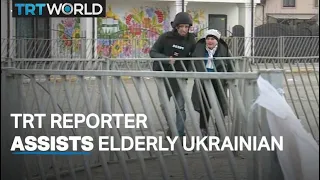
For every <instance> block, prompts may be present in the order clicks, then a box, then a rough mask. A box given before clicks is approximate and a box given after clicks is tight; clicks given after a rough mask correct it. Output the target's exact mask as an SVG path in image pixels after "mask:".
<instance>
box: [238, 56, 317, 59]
mask: <svg viewBox="0 0 320 180" xmlns="http://www.w3.org/2000/svg"><path fill="white" fill-rule="evenodd" d="M243 58H255V59H319V56H302V57H277V56H274V57H270V56H244V57H243Z"/></svg>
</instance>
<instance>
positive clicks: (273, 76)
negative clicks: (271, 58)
mask: <svg viewBox="0 0 320 180" xmlns="http://www.w3.org/2000/svg"><path fill="white" fill-rule="evenodd" d="M282 71H283V70H278V71H277V70H263V71H260V73H261V74H260V75H261V77H263V78H264V79H266V80H267V81H269V83H270V84H271V85H272V86H273V87H274V88H276V89H278V90H282V89H283V81H284V79H283V72H282ZM279 93H280V92H279ZM260 118H261V136H265V137H266V138H267V140H268V142H269V143H270V141H271V140H270V138H271V132H270V129H269V124H268V120H267V117H266V110H265V109H264V108H261V116H260ZM260 155H261V161H262V162H261V165H262V166H263V168H262V174H261V177H262V179H265V180H269V179H275V180H283V179H284V177H283V173H282V171H281V166H280V163H279V160H278V157H277V152H275V151H265V150H263V151H261V154H260Z"/></svg>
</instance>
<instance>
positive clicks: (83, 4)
mask: <svg viewBox="0 0 320 180" xmlns="http://www.w3.org/2000/svg"><path fill="white" fill-rule="evenodd" d="M105 7H106V0H94V1H86V0H69V1H65V0H13V1H12V16H13V17H104V16H105V14H106V10H105Z"/></svg>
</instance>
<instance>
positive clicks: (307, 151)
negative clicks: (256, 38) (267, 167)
mask: <svg viewBox="0 0 320 180" xmlns="http://www.w3.org/2000/svg"><path fill="white" fill-rule="evenodd" d="M258 88H259V91H260V94H259V97H258V99H257V100H256V102H255V103H256V104H258V105H260V106H262V107H264V108H266V109H267V120H268V124H269V128H270V132H271V135H272V136H275V137H276V138H278V137H279V136H283V151H277V156H278V159H279V163H280V166H281V169H282V172H283V175H284V178H285V180H316V179H319V146H318V144H317V142H316V141H315V140H314V139H313V137H312V136H311V134H310V133H308V132H307V131H306V130H305V129H304V127H303V126H302V124H301V122H300V120H299V119H298V118H297V117H296V116H295V114H294V113H293V111H292V109H291V107H290V106H289V105H288V103H287V102H286V101H285V98H283V97H282V96H281V95H280V94H279V93H278V91H277V90H276V89H275V88H274V87H273V86H272V85H271V84H270V83H269V82H268V81H266V80H264V79H263V78H262V77H259V78H258Z"/></svg>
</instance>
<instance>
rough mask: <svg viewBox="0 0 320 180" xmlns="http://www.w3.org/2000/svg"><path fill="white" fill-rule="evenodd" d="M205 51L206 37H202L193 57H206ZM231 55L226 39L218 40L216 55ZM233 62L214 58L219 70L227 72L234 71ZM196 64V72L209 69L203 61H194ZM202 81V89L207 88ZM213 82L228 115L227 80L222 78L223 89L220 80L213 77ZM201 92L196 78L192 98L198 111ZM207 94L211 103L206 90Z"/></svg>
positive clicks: (223, 109)
mask: <svg viewBox="0 0 320 180" xmlns="http://www.w3.org/2000/svg"><path fill="white" fill-rule="evenodd" d="M205 53H206V49H205V39H204V38H203V39H200V40H199V41H198V42H197V44H196V47H195V50H194V52H193V54H192V56H193V57H204V56H205ZM230 56H231V54H230V51H229V48H228V45H227V44H226V42H225V41H223V40H220V41H219V42H218V49H217V52H216V57H230ZM232 63H233V62H232V60H214V64H215V67H216V69H217V71H218V72H225V70H226V71H227V72H232V71H233V68H232V66H231V65H232ZM194 65H195V68H196V70H195V71H196V72H206V71H207V70H206V68H205V67H204V63H203V61H199V60H197V61H195V62H194ZM224 67H225V68H224ZM210 73H211V72H210ZM200 82H201V83H200V86H202V89H203V90H205V88H204V84H203V81H202V80H200ZM211 82H212V85H213V87H214V90H215V92H216V94H217V97H218V100H219V104H220V106H221V108H222V112H223V114H224V115H225V116H226V115H227V114H228V109H227V105H228V104H227V103H228V102H227V101H225V99H224V98H223V94H222V93H223V91H224V92H226V89H227V83H226V81H225V80H221V84H222V85H223V90H222V88H221V87H220V86H219V80H217V79H213V80H211ZM198 84H199V83H198ZM200 92H201V91H200ZM200 92H199V91H198V88H197V83H196V80H195V82H194V85H193V89H192V96H191V100H192V103H193V107H194V109H195V111H198V112H200V110H201V99H200V98H199V95H200ZM205 95H206V97H207V100H208V103H209V104H210V102H209V99H208V96H207V92H205ZM202 97H203V96H202ZM202 103H203V105H204V106H205V101H204V100H202Z"/></svg>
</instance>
